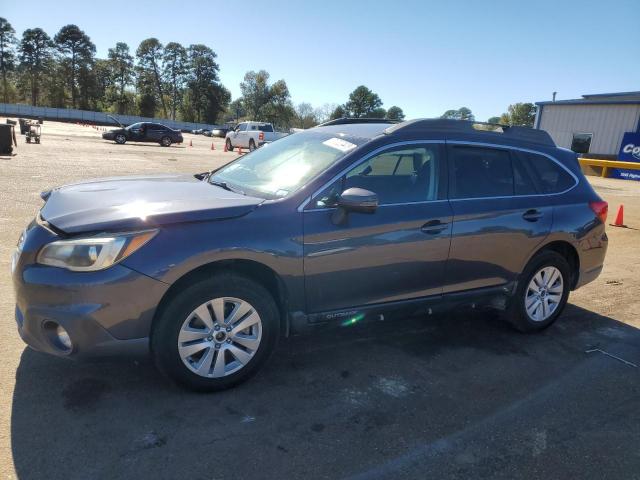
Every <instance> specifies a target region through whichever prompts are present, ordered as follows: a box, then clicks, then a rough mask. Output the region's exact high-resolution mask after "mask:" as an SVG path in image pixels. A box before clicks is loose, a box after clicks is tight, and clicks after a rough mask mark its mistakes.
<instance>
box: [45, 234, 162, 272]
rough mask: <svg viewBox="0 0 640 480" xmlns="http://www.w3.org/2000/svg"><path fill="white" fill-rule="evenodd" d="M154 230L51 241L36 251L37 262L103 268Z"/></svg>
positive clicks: (135, 247)
mask: <svg viewBox="0 0 640 480" xmlns="http://www.w3.org/2000/svg"><path fill="white" fill-rule="evenodd" d="M156 233H158V232H157V230H151V231H145V232H136V233H123V234H117V235H110V236H97V237H87V238H78V239H72V240H59V241H57V242H51V243H49V244H47V245H45V246H44V247H42V249H41V250H40V251H39V252H38V257H37V262H38V263H41V264H42V265H50V266H52V267H62V268H66V269H68V270H73V271H74V272H94V271H96V270H103V269H105V268H108V267H110V266H111V265H113V264H115V263H118V262H119V261H120V260H122V259H124V258H126V257H128V256H129V255H131V254H132V253H133V252H135V251H136V250H138V249H139V248H140V247H142V246H143V245H144V244H145V243H147V242H148V241H149V240H151V239H152V238H153V237H154V236H155V234H156Z"/></svg>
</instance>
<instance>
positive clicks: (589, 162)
mask: <svg viewBox="0 0 640 480" xmlns="http://www.w3.org/2000/svg"><path fill="white" fill-rule="evenodd" d="M578 161H579V162H580V165H584V166H589V167H602V173H601V174H600V176H601V177H606V176H607V175H608V174H609V169H610V168H626V169H627V170H640V162H638V163H636V162H620V161H618V160H601V159H597V158H579V159H578Z"/></svg>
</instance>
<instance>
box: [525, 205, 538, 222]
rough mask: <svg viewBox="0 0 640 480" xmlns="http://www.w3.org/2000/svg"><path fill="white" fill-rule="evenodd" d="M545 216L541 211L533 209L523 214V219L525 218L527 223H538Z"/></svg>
mask: <svg viewBox="0 0 640 480" xmlns="http://www.w3.org/2000/svg"><path fill="white" fill-rule="evenodd" d="M542 216H543V213H542V212H541V211H540V210H536V209H535V208H532V209H531V210H527V211H526V212H524V213H523V214H522V218H524V219H525V220H526V221H527V222H537V221H538V220H540V219H541V218H542Z"/></svg>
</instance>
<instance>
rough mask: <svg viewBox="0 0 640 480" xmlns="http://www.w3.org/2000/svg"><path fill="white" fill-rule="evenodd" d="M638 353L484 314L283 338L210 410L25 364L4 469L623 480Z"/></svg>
mask: <svg viewBox="0 0 640 480" xmlns="http://www.w3.org/2000/svg"><path fill="white" fill-rule="evenodd" d="M639 340H640V332H639V331H638V330H636V329H635V328H633V327H630V326H628V325H626V324H623V323H621V322H618V321H616V320H614V319H612V318H609V317H606V316H602V315H599V314H596V313H594V312H591V311H588V310H585V309H582V308H580V307H577V306H573V305H569V306H568V307H567V309H566V311H565V313H564V314H563V316H562V317H561V318H560V320H559V321H558V322H557V323H556V324H555V325H553V326H552V327H550V328H549V329H547V330H546V331H544V332H542V333H540V334H536V335H522V334H520V333H517V332H515V331H514V330H513V329H511V328H510V327H509V326H508V325H506V324H505V323H503V322H502V321H501V320H499V319H498V317H497V316H496V315H495V314H493V313H479V312H457V313H454V314H451V315H446V316H434V317H431V318H408V319H402V320H396V321H393V322H379V323H375V324H363V325H355V326H352V327H345V328H344V329H343V330H338V331H336V330H332V331H325V332H319V333H317V334H315V335H313V336H302V337H294V338H289V339H283V340H282V341H281V342H280V345H279V346H278V349H277V351H276V353H275V355H274V356H273V357H272V359H271V361H270V362H269V363H268V365H267V366H266V367H265V368H264V370H263V371H262V372H260V373H259V374H258V375H257V376H256V377H255V378H253V379H251V380H250V381H248V382H247V383H245V384H243V385H241V386H239V387H237V388H235V389H233V390H229V391H225V392H221V393H217V394H195V393H191V392H187V391H184V390H181V389H179V388H177V387H175V386H174V385H172V384H171V383H169V382H167V381H166V380H165V379H164V378H162V377H161V376H160V375H159V374H158V373H157V372H156V370H155V369H154V368H153V366H152V365H151V362H149V361H148V360H143V361H134V360H117V361H116V360H111V361H96V362H92V363H82V362H74V361H68V360H64V359H59V358H53V357H50V356H47V355H44V354H40V353H38V352H35V351H32V350H30V349H25V350H24V352H23V353H22V357H21V359H20V364H19V367H18V370H17V372H16V383H15V389H14V394H13V404H12V412H11V448H12V454H13V460H14V466H15V470H16V473H17V477H18V478H20V479H27V478H45V477H46V478H48V479H55V478H65V479H75V478H77V479H86V478H110V479H111V478H186V477H193V478H247V477H249V476H253V477H258V478H336V477H345V476H352V475H355V476H356V478H369V477H377V478H416V477H423V476H424V472H425V471H429V472H430V474H429V476H433V477H434V478H437V477H443V476H444V477H451V476H458V477H460V478H469V477H476V478H478V477H484V478H496V477H503V478H514V477H513V475H512V473H513V472H515V471H517V472H518V475H517V476H518V477H519V478H526V477H532V476H536V477H538V478H542V477H545V476H547V477H549V478H562V477H573V478H603V477H605V476H608V477H609V478H631V477H633V476H634V475H636V474H637V468H638V465H639V464H640V457H638V456H637V452H636V451H635V450H636V445H637V444H638V441H640V428H638V425H640V413H639V412H640V409H638V408H637V407H638V392H640V375H639V374H640V369H638V368H636V367H634V365H640V348H639V345H640V342H639ZM587 351H592V353H586V352H587ZM610 355H611V356H610ZM622 360H624V361H626V362H627V363H623V361H622ZM625 453H628V455H625Z"/></svg>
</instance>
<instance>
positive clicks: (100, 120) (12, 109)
mask: <svg viewBox="0 0 640 480" xmlns="http://www.w3.org/2000/svg"><path fill="white" fill-rule="evenodd" d="M0 115H4V116H7V117H23V116H24V117H32V118H37V117H42V118H43V119H45V120H61V121H65V122H87V123H97V124H101V125H113V126H114V127H115V126H116V125H115V123H114V122H113V120H111V119H110V118H109V117H107V114H106V113H104V112H92V111H88V110H77V109H72V108H51V107H32V106H31V105H19V104H13V103H0ZM110 115H111V116H113V117H115V118H117V119H118V121H119V122H120V123H122V124H124V125H131V124H132V123H137V122H155V123H161V124H163V125H166V126H167V127H171V128H175V129H178V130H180V129H185V130H186V129H188V130H196V129H199V128H208V129H211V128H212V125H208V124H206V123H192V122H178V121H173V120H167V119H162V118H148V117H138V116H135V115H117V114H115V113H112V114H110Z"/></svg>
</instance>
